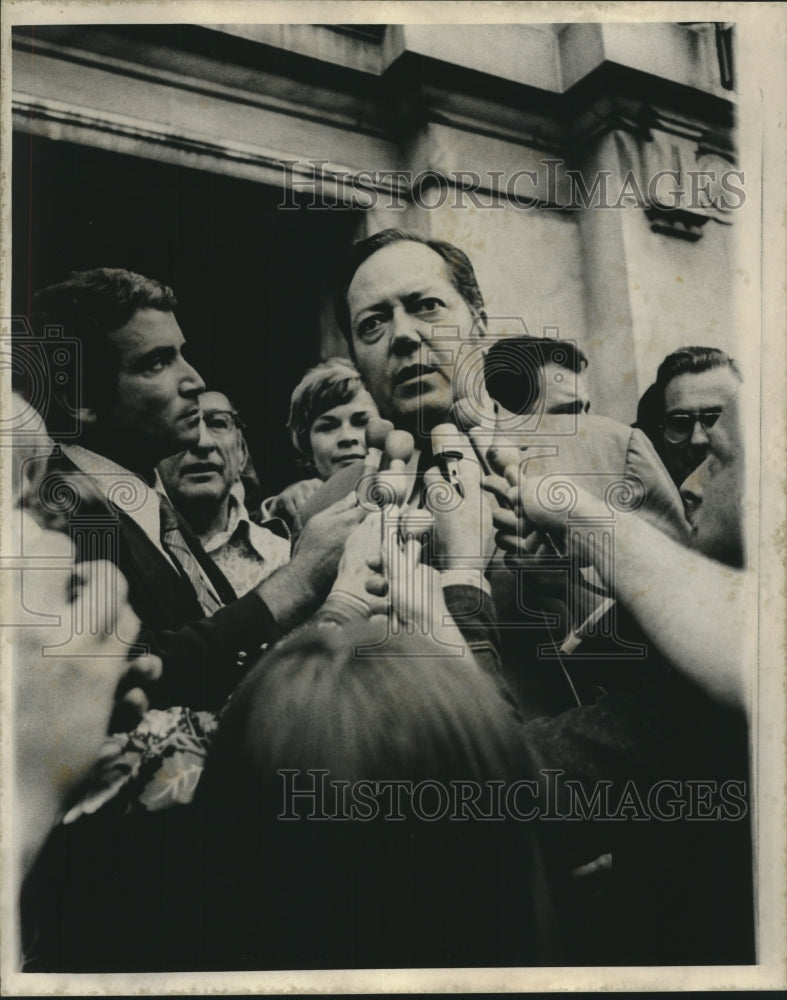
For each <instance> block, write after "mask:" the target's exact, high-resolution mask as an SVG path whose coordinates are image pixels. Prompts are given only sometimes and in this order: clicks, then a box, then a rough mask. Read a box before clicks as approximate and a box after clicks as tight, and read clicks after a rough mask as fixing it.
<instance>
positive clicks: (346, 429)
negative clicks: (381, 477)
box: [309, 389, 377, 479]
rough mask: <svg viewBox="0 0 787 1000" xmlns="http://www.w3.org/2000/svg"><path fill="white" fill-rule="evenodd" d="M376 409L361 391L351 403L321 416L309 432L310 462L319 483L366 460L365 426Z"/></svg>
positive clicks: (335, 407)
mask: <svg viewBox="0 0 787 1000" xmlns="http://www.w3.org/2000/svg"><path fill="white" fill-rule="evenodd" d="M376 416H377V407H376V406H375V405H374V400H373V399H372V397H371V396H370V395H369V393H368V392H367V391H366V390H365V389H362V390H361V391H360V392H359V393H357V394H356V395H355V396H353V398H352V399H351V400H350V402H349V403H342V404H341V405H340V406H334V407H333V408H332V409H330V410H326V411H325V413H321V414H320V415H319V417H317V418H316V419H315V421H314V423H313V424H312V426H311V430H310V431H309V445H310V446H311V452H312V462H313V463H314V467H315V468H316V470H317V474H318V475H319V477H320V479H330V477H331V476H332V475H333V474H334V472H338V470H339V469H343V468H344V467H345V466H346V465H352V463H353V462H357V461H358V460H359V459H363V458H365V457H366V425H367V424H368V423H369V421H370V420H371V418H372V417H376Z"/></svg>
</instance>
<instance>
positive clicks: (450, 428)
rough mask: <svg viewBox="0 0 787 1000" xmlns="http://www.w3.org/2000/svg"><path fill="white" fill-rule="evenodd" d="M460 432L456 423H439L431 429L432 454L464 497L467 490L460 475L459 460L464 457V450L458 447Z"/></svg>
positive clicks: (450, 481) (449, 480) (446, 476)
mask: <svg viewBox="0 0 787 1000" xmlns="http://www.w3.org/2000/svg"><path fill="white" fill-rule="evenodd" d="M457 433H459V431H458V428H457V426H456V424H448V423H445V424H437V426H436V427H433V428H432V430H431V435H430V436H431V441H432V454H433V455H434V457H435V458H436V459H437V460H438V463H439V465H440V467H441V469H442V471H443V473H444V475H445V478H446V479H447V480H448V482H449V483H450V484H451V486H453V487H454V489H455V490H456V492H457V493H458V494H459V496H460V497H462V498H464V495H465V491H464V487H463V485H462V479H461V477H460V475H459V462H460V460H461V459H462V458H464V452H463V451H462V450H461V449H460V448H457V447H456V444H457V442H456V436H457Z"/></svg>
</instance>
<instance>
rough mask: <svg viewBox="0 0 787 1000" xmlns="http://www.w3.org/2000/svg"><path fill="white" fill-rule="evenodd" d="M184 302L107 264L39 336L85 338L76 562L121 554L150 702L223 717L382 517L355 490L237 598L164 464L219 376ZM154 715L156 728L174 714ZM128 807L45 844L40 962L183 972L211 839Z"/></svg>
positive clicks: (63, 288) (29, 912)
mask: <svg viewBox="0 0 787 1000" xmlns="http://www.w3.org/2000/svg"><path fill="white" fill-rule="evenodd" d="M175 303H176V300H175V296H174V295H173V293H172V292H171V290H170V289H168V288H165V287H164V286H162V285H160V284H159V283H158V282H154V281H151V280H149V279H147V278H144V277H142V276H141V275H137V274H133V273H131V272H129V271H123V270H119V269H107V268H100V269H98V270H94V271H89V272H85V273H83V274H77V275H74V276H73V277H72V278H70V279H69V280H68V281H65V282H63V283H61V284H59V285H55V286H52V287H50V288H47V289H44V290H43V291H42V292H40V293H39V294H38V295H37V296H36V298H35V300H34V316H33V319H34V324H35V326H36V327H37V328H38V329H42V328H45V327H48V326H57V327H61V328H62V329H63V330H64V332H65V334H66V335H67V337H69V338H71V339H73V340H76V341H77V342H78V343H79V345H80V347H81V353H80V354H79V358H80V361H81V366H82V367H81V369H80V370H79V371H77V372H76V374H77V375H79V376H80V377H79V378H76V377H75V378H72V379H71V381H70V383H67V386H70V388H71V390H72V394H71V397H70V399H68V398H66V394H65V391H64V389H63V387H61V386H59V385H57V384H56V385H55V386H54V387H53V392H54V394H55V396H56V398H57V405H56V406H55V407H53V409H52V412H53V414H55V416H54V419H53V420H52V421H51V424H52V426H51V427H50V428H49V430H50V433H52V434H53V435H58V436H60V433H61V430H62V425H61V424H60V422H59V418H60V417H61V416H62V415H63V414H68V413H69V412H71V413H72V414H75V415H76V416H77V417H78V419H79V428H80V434H79V438H78V443H68V444H65V443H62V444H61V445H60V447H59V449H58V450H57V451H55V452H54V453H53V454H52V456H51V458H50V460H49V465H48V470H47V473H46V475H45V476H44V479H43V481H42V485H41V489H40V495H41V503H42V504H46V503H47V502H51V503H54V504H56V505H59V509H60V510H61V512H62V507H63V505H64V503H67V502H70V503H71V510H70V511H69V512H68V516H69V530H70V533H71V534H72V536H73V538H74V542H75V548H76V552H77V558H81V559H96V558H105V559H108V560H110V561H112V562H113V563H115V565H117V566H118V567H119V569H120V570H121V571H122V572H123V574H124V576H125V577H126V579H127V581H128V596H129V601H130V603H131V606H132V608H133V609H134V611H135V613H136V615H137V617H138V618H139V619H140V620H141V622H142V630H141V632H140V634H139V636H138V637H137V638H138V641H139V642H141V643H144V644H145V645H147V647H148V648H149V649H151V650H152V651H153V652H155V653H158V654H159V656H160V657H161V661H162V664H163V669H162V672H161V677H160V679H159V680H157V682H156V683H155V684H152V685H151V686H150V687H149V689H148V692H147V695H148V698H149V702H150V704H151V705H152V706H153V707H154V708H161V709H166V708H170V707H176V706H184V707H185V708H187V709H189V710H197V709H199V710H209V711H214V712H216V711H218V710H219V709H220V708H221V707H222V706H223V704H224V703H225V701H226V700H227V697H228V695H229V694H230V693H231V692H232V691H233V690H234V688H235V686H236V685H237V683H238V681H239V680H240V679H241V677H242V676H243V675H244V673H245V672H246V670H247V668H248V666H249V665H250V664H251V663H252V662H254V659H255V655H256V653H257V651H258V650H259V649H260V647H261V646H262V645H263V644H265V643H270V642H273V641H275V640H276V639H278V638H279V637H280V636H281V635H282V634H283V633H285V632H287V631H289V630H290V629H291V628H292V627H293V625H295V624H297V623H298V622H299V621H301V620H302V619H303V618H306V617H308V616H309V615H310V614H311V613H312V612H313V611H315V610H316V609H317V608H318V607H319V606H320V604H321V603H322V602H323V600H324V598H325V596H326V595H327V593H328V591H329V589H330V587H331V584H332V583H333V579H334V577H335V575H336V568H337V566H338V563H339V559H340V557H341V554H342V551H343V548H344V542H345V539H346V538H347V536H348V535H349V533H350V531H351V530H352V528H353V527H354V526H355V525H356V524H358V523H359V522H360V521H362V520H363V518H364V517H365V514H366V511H365V510H363V509H362V508H361V507H360V506H359V505H358V504H357V502H356V498H355V496H352V495H351V496H347V497H345V498H343V499H341V500H339V501H338V502H337V503H336V504H333V505H332V506H331V507H330V508H329V509H327V510H325V511H323V512H321V514H320V515H319V516H318V517H317V518H316V519H315V520H314V521H312V522H311V523H310V524H309V525H308V526H307V527H306V529H305V531H304V533H303V535H302V537H301V545H300V547H299V549H298V552H297V554H296V555H295V556H294V558H293V559H292V560H291V561H290V562H289V563H287V564H286V565H284V566H282V567H281V568H280V569H278V570H277V571H276V572H275V573H273V574H272V575H271V576H268V577H266V578H265V579H264V580H262V582H261V583H259V584H257V585H256V586H254V587H253V588H252V589H251V590H250V591H249V592H248V593H247V594H246V595H245V596H243V597H240V598H237V597H236V593H235V591H234V590H233V588H232V586H231V585H230V584H229V582H228V581H227V579H226V577H225V576H224V574H223V573H222V572H221V571H220V570H219V569H218V568H217V566H216V565H215V564H214V563H213V561H212V560H211V559H210V558H209V557H208V556H207V555H206V553H205V551H204V550H203V548H202V546H201V545H200V543H199V541H198V540H197V538H196V537H195V536H194V535H193V534H192V532H191V530H190V528H189V526H188V525H187V524H186V522H185V521H184V520H183V519H182V518H181V517H179V516H178V514H177V513H176V511H175V510H174V508H173V507H172V505H171V503H170V501H169V499H168V497H167V496H166V493H165V491H164V489H163V486H162V484H161V481H160V478H159V477H158V475H157V473H156V471H155V466H156V464H157V463H158V462H159V461H161V460H162V459H164V458H166V457H167V456H169V455H172V454H174V453H176V452H182V451H184V450H187V449H190V448H192V447H199V442H200V427H201V419H202V416H201V412H200V402H199V397H200V394H201V393H203V392H204V390H205V383H204V382H203V381H202V378H201V377H200V375H199V374H198V373H197V372H196V371H195V369H194V368H193V367H192V366H191V364H190V363H189V362H188V361H187V359H186V357H185V356H184V347H185V340H184V337H183V333H182V332H181V330H180V327H179V326H178V323H177V320H176V319H175V316H174V314H173V311H172V310H173V309H174V307H175ZM122 638H123V639H126V640H127V642H129V643H131V642H133V641H134V638H135V636H133V635H129V636H123V637H122ZM153 717H154V723H153V725H154V728H155V718H157V717H158V718H160V717H162V715H161V713H159V715H158V716H156V715H155V714H154V716H153ZM175 736H177V732H176V733H175ZM162 770H163V769H162ZM141 778H142V779H143V781H144V779H145V775H144V773H143V774H142V775H141ZM184 781H186V779H185V778H184ZM192 791H193V789H192ZM178 801H183V800H182V799H179V800H178ZM186 801H188V800H186ZM126 805H127V803H126V802H125V800H124V801H123V802H119V801H118V800H117V799H110V801H108V802H106V803H105V805H104V807H103V808H100V809H98V811H97V812H95V814H94V815H87V816H82V817H81V818H79V819H78V820H77V821H76V822H73V823H69V824H68V825H61V826H60V827H58V828H57V829H56V830H55V831H54V833H53V836H52V838H51V839H50V841H49V843H48V845H47V847H46V848H45V849H44V852H43V853H42V856H41V858H40V859H39V863H38V865H37V866H36V870H35V871H34V872H33V873H32V874H31V878H30V879H29V881H28V886H27V891H26V894H25V899H26V900H27V903H26V920H25V938H26V942H27V944H28V946H29V947H31V948H32V949H33V953H34V956H33V957H34V958H35V959H36V960H37V961H38V962H39V963H40V964H39V965H38V968H39V969H40V970H46V971H98V970H111V971H117V970H118V969H120V968H123V969H127V970H128V971H134V970H148V971H149V970H152V969H165V968H168V967H170V966H169V965H168V963H169V961H170V960H171V956H172V951H173V949H174V950H177V948H178V947H179V944H180V943H182V942H180V939H179V937H178V926H177V918H174V919H173V925H170V924H168V923H167V919H168V918H167V914H168V913H169V914H170V916H171V915H172V913H173V911H174V907H175V904H176V903H177V902H178V901H179V900H181V899H183V898H185V896H186V894H187V889H188V887H189V885H190V880H191V879H192V878H193V874H194V871H193V869H190V868H189V865H188V863H187V861H186V854H187V849H188V847H189V845H192V844H194V845H197V844H198V842H199V838H198V837H196V836H195V828H194V822H195V817H194V816H193V815H192V811H191V809H190V808H186V807H185V806H180V807H179V808H177V809H173V808H168V809H162V810H161V811H158V812H144V811H140V810H139V809H137V811H136V812H135V811H134V810H133V809H132V810H130V811H129V810H127V809H126ZM150 808H153V807H150Z"/></svg>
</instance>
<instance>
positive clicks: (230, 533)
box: [200, 480, 250, 553]
mask: <svg viewBox="0 0 787 1000" xmlns="http://www.w3.org/2000/svg"><path fill="white" fill-rule="evenodd" d="M245 500H246V491H245V489H244V488H243V483H242V482H241V481H240V480H238V481H237V482H236V483H233V485H232V488H231V489H230V492H229V503H228V506H227V527H226V528H224V529H223V531H216V532H214V533H213V534H211V535H207V536H205V537H204V538H200V541H201V542H202V547H203V548H204V549H205V551H206V552H208V553H210V552H215V551H216V549H219V548H221V546H222V545H224V543H225V542H228V541H229V540H230V539H231V538H233V537H234V536H235V534H236V533H238V532H245V533H246V534H247V535H248V532H249V524H250V518H249V512H248V511H247V510H246V503H245Z"/></svg>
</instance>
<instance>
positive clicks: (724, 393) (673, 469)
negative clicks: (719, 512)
mask: <svg viewBox="0 0 787 1000" xmlns="http://www.w3.org/2000/svg"><path fill="white" fill-rule="evenodd" d="M741 381H742V375H741V372H740V369H739V368H738V365H737V364H736V362H735V361H734V360H733V359H732V358H731V357H730V356H729V355H728V354H726V353H725V352H724V351H722V350H719V348H717V347H681V348H680V349H679V350H677V351H674V352H673V353H672V354H668V355H667V357H666V358H665V359H664V360H663V361H662V362H661V364H660V365H659V368H658V371H657V373H656V381H655V382H654V383H653V385H651V386H650V387H649V388H648V389H646V391H645V392H644V393H643V395H642V398H641V399H640V401H639V406H638V407H637V422H636V424H635V426H636V427H639V428H641V430H642V431H644V433H645V434H647V436H648V437H649V438H650V440H651V441H652V442H653V446H654V448H655V449H656V451H657V453H658V455H659V456H660V458H661V459H662V461H663V462H664V464H665V466H666V467H667V471H668V472H669V474H670V476H671V477H672V481H673V482H674V483H675V485H676V486H677V487H680V486H681V484H682V483H683V482H684V480H685V479H686V478H687V476H689V475H690V474H691V473H692V472H693V471H694V470H695V469H696V468H697V466H698V465H700V463H701V462H703V461H704V460H705V457H706V456H707V454H708V448H709V440H710V439H709V431H710V429H711V427H713V425H714V424H715V423H716V421H717V420H718V418H719V415H720V414H721V411H722V409H723V408H724V407H725V406H726V405H727V403H729V401H730V399H731V398H732V396H733V395H734V394H735V392H736V391H737V389H738V386H739V385H740V383H741ZM684 500H685V501H686V502H687V508H688V509H689V511H692V510H693V508H694V506H695V501H694V499H693V498H692V497H691V496H688V497H684Z"/></svg>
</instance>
